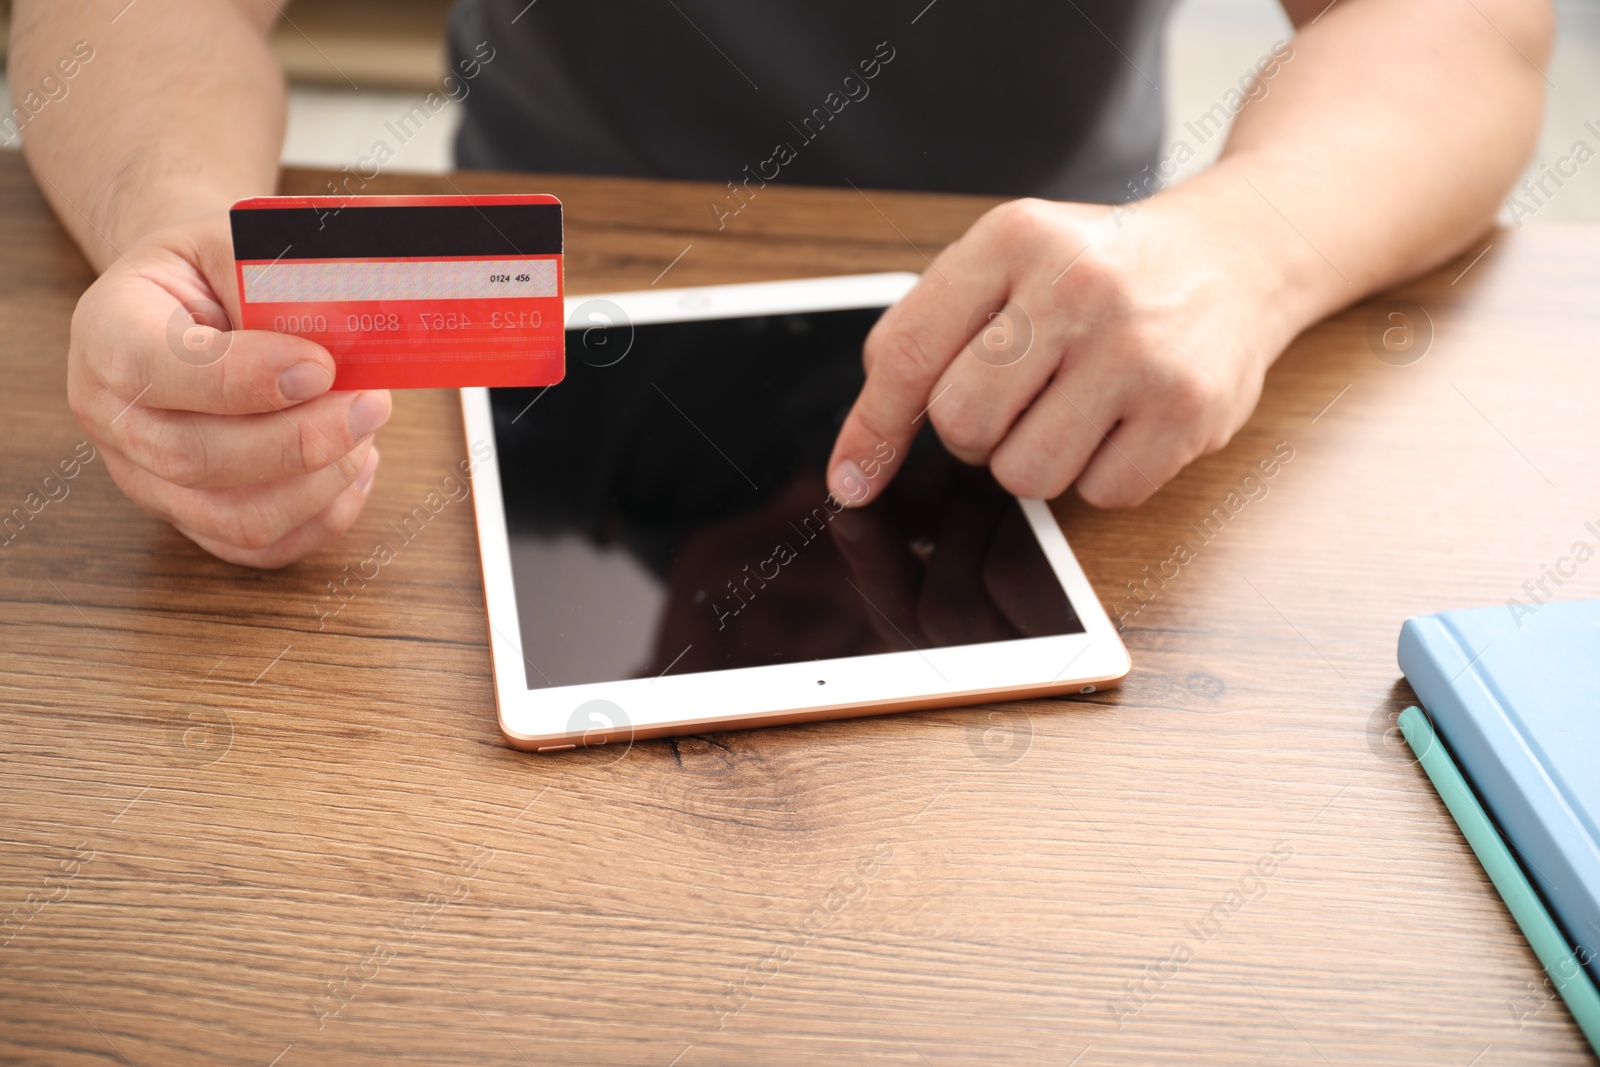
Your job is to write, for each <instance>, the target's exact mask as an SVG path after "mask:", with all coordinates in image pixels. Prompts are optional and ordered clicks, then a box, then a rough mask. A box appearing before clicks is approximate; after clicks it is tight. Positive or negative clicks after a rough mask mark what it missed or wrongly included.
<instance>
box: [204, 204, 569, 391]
mask: <svg viewBox="0 0 1600 1067" xmlns="http://www.w3.org/2000/svg"><path fill="white" fill-rule="evenodd" d="M230 218H231V220H232V223H233V257H234V261H235V268H234V269H235V271H236V272H237V275H238V282H239V306H240V308H241V310H242V312H243V320H244V321H243V322H242V323H241V324H240V325H241V328H243V329H246V330H272V331H275V332H277V333H292V334H296V335H298V336H300V337H304V338H307V339H309V340H312V341H315V342H317V343H318V344H320V345H322V346H323V347H324V348H326V349H327V350H328V352H329V353H330V354H331V355H332V356H333V359H334V363H335V364H336V365H337V367H338V373H337V374H335V376H334V380H333V388H335V389H423V388H432V387H445V388H460V387H462V386H471V385H492V386H528V385H554V384H555V383H557V382H559V381H560V380H561V378H562V376H563V375H564V374H565V373H566V331H565V329H564V324H563V321H562V319H563V314H562V280H561V201H559V200H557V199H556V198H555V197H553V196H543V195H528V196H520V195H519V196H258V197H252V198H250V199H248V200H241V201H239V202H238V203H237V204H235V205H233V210H232V212H231V213H230Z"/></svg>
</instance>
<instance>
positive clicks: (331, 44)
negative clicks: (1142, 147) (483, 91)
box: [0, 0, 1600, 222]
mask: <svg viewBox="0 0 1600 1067" xmlns="http://www.w3.org/2000/svg"><path fill="white" fill-rule="evenodd" d="M449 6H450V2H449V0H296V2H295V3H294V4H293V5H292V6H290V7H288V8H287V10H288V16H287V18H286V19H285V20H283V21H280V23H279V25H278V29H277V32H276V34H275V35H274V40H273V43H274V46H275V47H276V49H277V52H278V55H279V57H280V58H281V60H282V62H283V65H284V68H285V70H287V71H288V73H289V78H290V81H291V84H292V90H291V96H290V105H289V130H288V137H287V141H286V143H285V145H284V152H283V159H284V162H285V163H291V164H302V165H314V166H327V167H341V166H344V165H346V164H353V163H354V162H355V161H356V160H357V159H360V158H361V157H362V156H365V155H366V154H367V153H368V151H369V149H370V148H371V146H372V144H373V142H374V140H376V139H377V138H378V137H380V136H382V134H383V128H384V124H385V123H386V122H391V121H393V120H394V119H395V118H396V117H397V116H399V115H401V114H403V113H404V112H405V111H407V110H408V109H409V108H410V107H411V106H412V105H413V104H415V103H416V102H417V101H419V100H420V99H421V98H422V97H423V96H424V95H425V94H426V93H427V92H428V91H430V90H432V89H434V88H436V87H438V85H439V84H440V80H441V79H442V78H443V76H444V73H445V60H444V52H443V44H442V42H443V34H442V26H443V22H444V16H445V11H446V10H447V9H448V8H449ZM1556 6H1557V11H1558V16H1559V20H1560V35H1559V38H1558V40H1557V43H1556V51H1555V57H1554V60H1553V61H1552V63H1551V66H1550V69H1549V71H1548V72H1547V78H1548V81H1549V82H1550V86H1549V89H1548V92H1549V100H1548V107H1547V109H1546V113H1545V120H1544V130H1543V133H1542V135H1541V137H1540V144H1539V149H1538V152H1537V154H1536V156H1535V159H1534V161H1533V164H1532V166H1531V167H1530V175H1531V176H1535V177H1537V176H1538V175H1539V173H1540V168H1541V165H1542V164H1552V163H1554V162H1555V161H1556V160H1557V159H1559V158H1561V157H1563V156H1566V155H1568V154H1570V153H1571V152H1572V150H1573V146H1574V144H1575V143H1576V142H1578V141H1580V140H1581V141H1584V142H1586V143H1587V144H1588V146H1589V148H1590V150H1591V151H1594V152H1600V134H1597V133H1596V132H1593V131H1590V130H1587V129H1585V128H1584V123H1585V122H1592V123H1594V125H1595V127H1596V130H1600V0H1560V2H1558V3H1557V5H1556ZM9 13H10V0H0V23H5V24H6V25H7V27H8V26H9ZM1289 34H1290V30H1289V23H1288V20H1287V19H1286V18H1284V15H1283V11H1282V9H1281V8H1280V7H1279V6H1278V4H1277V0H1180V2H1179V4H1178V7H1177V11H1176V14H1175V17H1174V18H1173V20H1172V22H1171V24H1170V26H1169V28H1168V31H1167V64H1166V70H1165V72H1164V74H1163V77H1162V79H1161V81H1162V88H1163V91H1164V92H1165V94H1166V100H1167V132H1166V140H1167V143H1168V145H1169V146H1171V145H1175V144H1176V142H1177V141H1178V139H1180V138H1183V139H1186V140H1188V141H1189V143H1190V146H1191V148H1194V149H1195V150H1196V151H1197V154H1196V156H1195V157H1194V158H1193V159H1192V160H1190V161H1189V163H1188V164H1187V165H1186V166H1185V167H1184V168H1183V170H1182V171H1180V172H1179V177H1181V176H1182V175H1184V174H1187V173H1190V172H1192V171H1194V170H1196V169H1198V168H1200V167H1202V166H1204V165H1205V163H1207V162H1208V161H1209V160H1210V159H1212V158H1214V156H1215V155H1216V153H1217V151H1218V150H1219V149H1220V147H1221V144H1222V140H1223V138H1221V137H1216V136H1213V137H1210V138H1209V139H1208V140H1207V141H1206V142H1205V143H1204V144H1199V143H1197V142H1198V138H1196V137H1194V136H1193V135H1191V134H1187V133H1186V127H1185V124H1186V123H1191V122H1198V120H1199V119H1200V118H1201V117H1202V116H1204V115H1206V114H1207V113H1208V112H1210V111H1211V109H1212V108H1213V107H1214V106H1215V105H1216V104H1217V103H1219V102H1220V101H1221V100H1222V99H1223V96H1224V94H1225V93H1226V92H1227V90H1228V89H1229V88H1232V87H1234V86H1236V85H1237V84H1238V83H1239V80H1240V78H1241V77H1242V76H1244V74H1245V73H1246V72H1247V71H1249V70H1250V69H1251V67H1252V66H1253V65H1254V64H1255V63H1256V61H1257V60H1258V59H1260V58H1261V57H1262V56H1263V55H1265V54H1266V53H1268V52H1269V51H1270V50H1271V49H1272V47H1273V45H1274V44H1275V43H1276V42H1278V41H1280V40H1282V39H1285V38H1287V37H1288V36H1289ZM6 36H9V33H8V32H7V33H5V34H0V40H3V39H5V37H6ZM0 104H3V107H4V110H6V111H9V110H10V109H11V100H10V94H9V90H8V84H7V82H6V81H5V79H4V78H3V76H0ZM459 120H460V111H459V109H458V108H457V107H455V106H454V105H451V106H449V107H446V108H444V109H443V110H442V111H440V112H439V113H438V114H437V115H436V116H435V117H434V118H433V119H432V121H430V122H429V123H428V124H427V125H426V126H424V127H423V128H422V130H421V131H420V132H419V133H418V134H417V135H416V136H415V137H413V138H412V139H411V140H409V141H407V142H406V143H405V144H403V145H399V146H398V151H397V154H396V157H395V159H394V161H393V162H392V163H391V164H389V166H388V168H386V169H389V170H419V171H440V170H445V169H447V168H448V167H449V165H450V146H451V142H452V139H453V137H454V134H455V128H456V124H457V122H458V121H459ZM4 147H5V148H8V149H11V150H13V151H14V150H15V149H16V148H17V142H16V141H13V142H12V143H11V144H9V145H5V146H4ZM1388 162H1389V165H1392V166H1406V165H1407V164H1408V163H1409V162H1411V161H1408V160H1405V159H1395V160H1390V161H1388ZM1547 188H1548V189H1552V190H1554V192H1553V195H1551V196H1549V197H1544V196H1540V198H1539V201H1542V203H1541V202H1536V201H1534V200H1531V199H1528V198H1527V197H1526V195H1525V194H1524V203H1525V204H1526V205H1527V206H1528V207H1530V208H1536V212H1535V217H1536V218H1537V220H1538V221H1540V222H1546V221H1549V222H1555V221H1567V222H1572V221H1582V222H1600V166H1595V167H1585V168H1583V169H1582V170H1580V171H1579V172H1578V174H1577V176H1576V177H1575V178H1573V179H1571V180H1568V181H1567V182H1566V183H1565V185H1564V186H1562V187H1561V188H1560V189H1555V187H1554V183H1550V184H1549V185H1547ZM1513 195H1517V194H1515V193H1513ZM1521 215H1522V217H1523V219H1524V220H1526V218H1527V217H1528V212H1527V210H1524V211H1522V212H1521ZM1510 218H1511V216H1510V215H1509V213H1507V212H1504V211H1503V212H1502V219H1503V220H1507V221H1509V220H1510Z"/></svg>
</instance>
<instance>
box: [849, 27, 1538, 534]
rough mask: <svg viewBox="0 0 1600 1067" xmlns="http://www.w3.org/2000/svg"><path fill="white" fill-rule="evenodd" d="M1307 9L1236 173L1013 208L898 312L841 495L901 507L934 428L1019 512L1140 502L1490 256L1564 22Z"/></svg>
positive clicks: (871, 343) (943, 264)
mask: <svg viewBox="0 0 1600 1067" xmlns="http://www.w3.org/2000/svg"><path fill="white" fill-rule="evenodd" d="M1283 6H1284V9H1285V11H1286V12H1287V13H1288V15H1289V17H1290V19H1291V20H1292V21H1293V22H1294V23H1295V25H1296V27H1297V29H1298V31H1299V32H1297V33H1296V35H1295V37H1294V38H1293V44H1292V48H1291V49H1290V50H1289V51H1287V52H1285V53H1284V54H1283V55H1282V62H1281V63H1280V64H1279V69H1278V70H1277V72H1276V73H1275V74H1273V75H1272V76H1271V79H1270V83H1269V82H1268V81H1267V75H1266V74H1265V73H1263V75H1262V78H1261V79H1260V80H1259V81H1258V82H1257V83H1256V84H1254V85H1253V86H1252V87H1251V89H1250V93H1249V100H1248V101H1247V102H1246V101H1244V100H1242V99H1241V100H1240V101H1239V108H1238V110H1237V113H1236V115H1235V117H1234V120H1233V126H1232V129H1231V130H1230V131H1229V133H1228V140H1227V144H1226V146H1225V147H1224V149H1223V152H1222V156H1221V158H1220V159H1219V160H1218V161H1217V162H1216V163H1215V164H1213V165H1212V166H1211V167H1209V168H1208V169H1206V170H1204V171H1202V172H1201V173H1199V174H1197V175H1195V176H1194V177H1190V178H1187V179H1185V180H1182V181H1179V182H1176V183H1172V184H1168V185H1167V187H1166V188H1160V186H1161V184H1162V183H1161V182H1160V181H1158V180H1157V178H1156V172H1157V171H1160V172H1161V176H1162V177H1170V176H1171V172H1172V171H1174V170H1175V169H1176V167H1175V166H1172V165H1171V164H1172V163H1173V158H1164V159H1162V160H1161V161H1160V163H1159V165H1158V166H1156V167H1147V168H1146V169H1145V172H1144V177H1145V179H1146V180H1145V181H1144V183H1143V186H1144V187H1143V189H1142V190H1141V191H1153V192H1154V195H1153V196H1150V197H1149V198H1148V199H1146V200H1144V201H1142V202H1134V203H1129V204H1125V205H1122V206H1119V207H1115V208H1113V207H1107V206H1101V205H1088V204H1079V203H1066V202H1051V201H1045V200H1017V201H1012V202H1009V203H1006V204H1003V205H1001V206H1000V207H997V208H995V209H994V210H992V211H990V212H989V213H988V214H987V215H985V216H983V217H982V218H981V219H980V220H979V221H978V222H977V223H976V224H974V225H973V227H972V228H971V229H970V230H969V231H968V232H967V233H966V235H965V236H963V237H962V238H961V239H960V240H958V241H956V242H955V243H954V244H952V245H950V246H949V247H948V248H946V249H945V250H944V251H943V252H942V253H940V255H939V256H938V257H937V258H936V259H935V260H934V261H933V262H932V263H931V264H930V265H929V267H928V269H927V270H926V271H925V272H924V274H923V277H922V280H921V282H920V283H919V284H918V285H917V287H916V288H915V289H913V290H912V292H911V293H909V294H908V295H907V296H906V297H905V299H904V300H902V301H901V302H900V303H899V304H898V305H896V306H895V307H894V308H891V309H890V310H889V311H888V312H887V313H886V314H885V315H884V316H883V319H882V320H881V321H880V322H879V323H878V325H877V327H876V328H875V329H874V330H873V332H872V335H871V336H870V337H869V338H868V340H867V344H866V346H865V351H864V353H863V356H864V362H865V365H866V369H867V382H866V385H865V387H864V388H863V390H862V392H861V394H860V397H859V399H858V400H857V402H856V404H855V406H854V408H853V409H852V411H851V412H850V415H849V416H848V418H847V420H846V422H845V424H844V426H843V428H842V429H841V431H840V434H839V437H838V441H837V443H836V444H835V446H834V450H833V454H832V456H831V457H830V458H829V460H828V467H827V470H828V485H829V488H830V490H832V491H833V492H834V493H835V494H836V495H837V496H838V497H839V499H841V500H844V501H847V502H849V503H851V504H857V505H859V504H862V503H865V502H866V501H869V500H871V499H873V498H874V497H876V496H877V495H878V494H879V493H881V492H882V491H883V489H884V487H885V486H886V485H887V484H888V482H889V481H890V479H892V478H893V477H894V473H895V469H896V467H895V464H896V463H898V462H903V457H904V452H905V446H906V445H907V444H909V442H910V441H911V439H912V436H913V435H914V434H915V433H916V431H917V429H918V428H920V426H921V425H922V421H923V420H925V419H926V420H928V421H931V422H932V424H933V426H934V428H935V429H936V430H937V431H938V433H939V435H940V437H941V438H942V439H943V440H944V443H945V445H946V446H947V447H948V448H949V449H950V450H951V451H952V452H954V453H955V454H956V455H957V456H959V457H960V458H962V459H965V460H967V461H968V462H971V463H987V464H988V465H989V466H990V468H991V469H992V470H993V472H994V475H995V477H996V478H997V479H998V480H999V482H1000V484H1001V485H1003V486H1005V487H1006V488H1007V489H1009V490H1011V491H1012V492H1014V493H1017V494H1018V495H1021V496H1032V497H1052V496H1055V495H1056V494H1058V493H1061V492H1063V491H1065V490H1066V489H1067V487H1068V486H1074V485H1075V486H1076V487H1077V490H1078V493H1079V495H1080V496H1082V497H1083V498H1084V499H1085V500H1086V501H1088V502H1089V503H1091V504H1096V505H1101V506H1106V507H1115V506H1126V505H1131V504H1137V503H1139V502H1141V501H1143V500H1144V499H1146V498H1147V497H1149V496H1150V495H1151V494H1152V493H1154V492H1155V491H1156V490H1157V489H1158V488H1159V487H1160V486H1161V485H1162V484H1163V483H1165V482H1166V481H1167V480H1168V479H1170V478H1172V477H1173V475H1175V474H1176V473H1177V472H1178V471H1179V470H1180V469H1181V468H1182V467H1183V466H1184V465H1185V464H1186V463H1188V462H1190V461H1191V460H1193V459H1195V458H1196V457H1197V456H1201V455H1204V454H1205V453H1207V452H1212V451H1215V450H1217V449H1219V448H1221V447H1222V446H1223V445H1225V444H1226V443H1227V442H1228V440H1229V438H1230V437H1231V436H1232V435H1233V434H1234V433H1235V432H1236V431H1237V430H1238V429H1239V427H1240V426H1242V425H1243V424H1244V422H1245V420H1246V419H1247V418H1248V417H1249V415H1250V412H1251V410H1252V409H1253V408H1254V406H1255V403H1256V399H1257V397H1258V396H1259V395H1260V392H1261V385H1262V380H1263V378H1264V376H1265V374H1266V371H1267V368H1268V367H1269V366H1270V365H1271V363H1272V361H1273V360H1274V359H1276V358H1277V356H1278V354H1279V353H1280V352H1282V351H1283V349H1284V347H1285V346H1286V345H1287V344H1288V343H1289V341H1291V340H1292V339H1293V338H1294V337H1295V335H1296V334H1298V333H1299V332H1300V331H1301V330H1303V329H1305V328H1306V327H1308V326H1310V325H1311V324H1312V323H1314V322H1316V321H1318V320H1319V319H1321V318H1323V317H1324V316H1326V315H1329V314H1331V313H1332V312H1335V311H1337V310H1339V309H1340V308H1342V307H1345V306H1347V305H1349V304H1351V303H1354V302H1356V301H1358V300H1360V299H1362V298H1363V297H1365V296H1367V295H1368V294H1370V293H1372V292H1375V291H1377V290H1379V289H1382V288H1384V287H1386V286H1389V285H1393V284H1395V283H1397V282H1399V281H1401V280H1403V279H1405V278H1407V277H1410V276H1413V275H1415V274H1417V273H1419V272H1420V271H1423V270H1425V269H1428V268H1430V267H1434V266H1437V265H1438V264H1440V263H1442V262H1443V261H1444V260H1446V259H1448V258H1449V257H1450V256H1452V255H1454V254H1456V253H1458V252H1461V251H1463V250H1464V249H1466V248H1468V246H1470V245H1471V244H1472V243H1473V242H1474V241H1477V243H1478V244H1479V245H1480V246H1481V244H1482V243H1483V242H1482V241H1481V240H1478V239H1477V236H1478V235H1479V234H1480V233H1482V231H1483V230H1484V229H1485V228H1487V227H1488V226H1489V225H1490V223H1491V221H1492V219H1493V216H1494V212H1495V209H1496V207H1497V206H1498V204H1499V200H1500V197H1501V196H1502V195H1503V192H1504V190H1505V189H1506V188H1507V187H1508V185H1509V184H1510V182H1511V181H1512V180H1513V179H1514V176H1515V174H1516V173H1517V171H1518V170H1519V169H1520V167H1521V161H1522V160H1524V159H1525V158H1527V153H1528V151H1529V149H1530V148H1531V147H1532V144H1533V140H1534V135H1535V131H1536V127H1537V124H1536V123H1530V122H1529V117H1530V116H1536V115H1537V114H1538V110H1539V104H1540V101H1541V93H1542V87H1543V86H1542V76H1541V74H1540V72H1539V69H1538V64H1539V63H1540V62H1541V61H1542V60H1543V58H1544V57H1545V55H1547V54H1548V51H1549V46H1550V31H1551V25H1552V23H1551V11H1550V8H1549V5H1548V4H1525V3H1523V4H1514V3H1496V4H1494V5H1492V10H1490V9H1485V8H1481V7H1480V6H1478V5H1462V6H1461V8H1460V10H1459V11H1457V10H1456V9H1454V8H1451V9H1449V11H1448V13H1446V12H1445V8H1441V7H1438V6H1437V5H1431V4H1424V3H1408V2H1405V0H1391V2H1379V3H1371V4H1338V5H1330V4H1327V3H1326V2H1325V0H1285V3H1284V5H1283ZM1486 21H1487V24H1486ZM1418 40H1428V41H1430V42H1432V43H1433V45H1434V48H1435V49H1436V50H1433V51H1430V52H1429V53H1428V55H1429V56H1430V57H1431V58H1424V57H1423V56H1422V54H1421V53H1419V52H1418V51H1417V50H1416V48H1415V47H1414V45H1413V44H1412V43H1411V42H1415V41H1418ZM1447 40H1448V44H1446V41H1447ZM1509 42H1514V44H1513V47H1511V48H1508V47H1507V44H1508V43H1509ZM1377 70H1382V71H1383V72H1384V73H1383V75H1382V77H1381V78H1372V77H1368V76H1367V72H1371V71H1377ZM1491 72H1492V73H1491ZM1487 78H1493V80H1494V84H1495V85H1496V86H1497V88H1496V89H1495V90H1493V91H1487V85H1488V83H1487V82H1486V80H1485V79H1487ZM1469 99H1470V100H1474V101H1479V102H1480V103H1475V104H1474V105H1473V109H1472V110H1467V109H1463V108H1462V107H1461V106H1459V104H1460V103H1461V102H1463V101H1466V100H1469ZM1480 108H1481V109H1480ZM1175 143H1183V144H1186V142H1182V139H1181V138H1180V139H1179V141H1178V142H1175ZM1490 145H1493V147H1492V148H1490ZM1475 146H1476V147H1475ZM1190 151H1191V153H1192V148H1191V149H1190ZM1176 156H1177V152H1176V149H1174V150H1173V157H1176ZM1186 158H1187V157H1181V158H1176V159H1175V162H1176V163H1178V164H1181V163H1183V162H1184V159H1186ZM1398 159H1405V160H1411V161H1416V165H1414V166H1413V165H1408V164H1401V165H1397V164H1396V162H1395V161H1396V160H1398ZM1469 159H1470V160H1471V163H1470V164H1467V163H1465V162H1462V163H1458V164H1452V163H1450V162H1447V161H1451V160H1460V161H1466V160H1469ZM1129 187H1130V192H1132V191H1133V189H1134V186H1133V183H1129ZM890 454H893V455H895V457H896V458H895V460H893V461H890V462H889V463H886V464H885V463H882V462H881V461H880V460H879V458H878V457H881V456H884V455H890Z"/></svg>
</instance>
